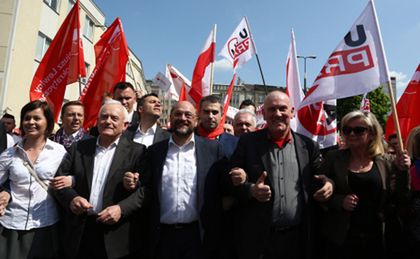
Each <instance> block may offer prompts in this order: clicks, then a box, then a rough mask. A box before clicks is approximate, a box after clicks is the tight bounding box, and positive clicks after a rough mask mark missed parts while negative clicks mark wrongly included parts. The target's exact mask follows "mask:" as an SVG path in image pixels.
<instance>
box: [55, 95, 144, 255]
mask: <svg viewBox="0 0 420 259" xmlns="http://www.w3.org/2000/svg"><path fill="white" fill-rule="evenodd" d="M127 125H128V120H127V110H126V109H125V108H124V106H122V105H121V104H120V103H119V102H117V101H114V100H111V101H108V102H106V103H105V104H104V105H103V106H102V108H101V110H100V111H99V115H98V130H99V136H98V137H95V138H90V139H86V140H81V141H79V142H76V143H75V144H73V146H72V147H71V148H70V149H69V155H68V156H67V157H66V158H65V159H64V161H63V163H62V165H61V166H60V168H59V170H58V172H57V175H58V176H61V175H64V176H67V175H71V176H73V179H74V182H73V185H72V187H68V188H64V189H61V190H58V191H56V197H57V199H58V201H59V202H60V204H61V205H62V206H63V208H64V209H65V211H66V213H65V214H64V219H63V220H64V224H63V225H64V228H65V229H64V233H63V234H62V236H63V237H64V238H65V241H64V247H63V249H64V252H65V255H66V257H67V258H130V257H132V256H134V255H135V253H136V251H137V249H145V248H144V247H142V244H141V243H140V242H139V238H140V235H141V233H139V232H138V231H137V229H134V227H135V226H138V225H137V222H136V220H137V218H136V217H135V216H136V214H135V212H137V211H138V210H139V209H140V208H142V207H143V204H144V200H145V197H147V190H146V189H145V188H144V186H142V187H140V188H137V189H136V190H135V191H128V190H126V189H125V188H124V187H123V184H122V180H123V175H124V173H125V172H128V171H131V172H144V169H143V168H142V166H143V162H144V158H145V150H146V147H145V146H144V145H141V144H138V143H134V142H132V141H129V140H128V139H126V138H125V137H123V136H122V133H123V130H124V129H125V128H126V127H127ZM141 177H142V179H143V178H147V176H145V175H141Z"/></svg>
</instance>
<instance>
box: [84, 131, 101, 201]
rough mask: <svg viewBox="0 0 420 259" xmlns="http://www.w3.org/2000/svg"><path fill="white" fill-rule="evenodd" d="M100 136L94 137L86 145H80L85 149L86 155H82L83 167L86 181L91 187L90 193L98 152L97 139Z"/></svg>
mask: <svg viewBox="0 0 420 259" xmlns="http://www.w3.org/2000/svg"><path fill="white" fill-rule="evenodd" d="M97 139H98V138H92V139H90V141H89V142H87V143H86V145H85V146H83V147H80V148H82V149H84V152H83V153H84V155H83V156H82V160H83V161H82V162H83V167H84V168H85V172H86V173H85V176H86V181H87V183H88V187H89V190H88V191H89V193H90V190H91V188H92V178H93V165H94V162H95V153H96V141H97Z"/></svg>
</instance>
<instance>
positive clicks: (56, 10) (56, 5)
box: [44, 0, 60, 13]
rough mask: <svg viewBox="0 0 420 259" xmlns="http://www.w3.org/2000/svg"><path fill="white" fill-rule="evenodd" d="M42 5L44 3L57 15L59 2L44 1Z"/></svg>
mask: <svg viewBox="0 0 420 259" xmlns="http://www.w3.org/2000/svg"><path fill="white" fill-rule="evenodd" d="M44 3H46V4H47V5H48V6H49V7H50V8H51V9H53V10H54V11H55V12H56V13H58V7H59V5H60V1H59V0H44Z"/></svg>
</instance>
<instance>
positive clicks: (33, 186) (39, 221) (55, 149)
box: [0, 139, 67, 230]
mask: <svg viewBox="0 0 420 259" xmlns="http://www.w3.org/2000/svg"><path fill="white" fill-rule="evenodd" d="M66 153H67V152H66V149H65V148H64V147H63V146H62V145H60V144H58V143H55V142H53V141H51V140H49V139H47V142H46V143H45V146H44V148H43V149H42V151H41V153H40V154H39V156H38V158H37V159H36V161H35V164H34V165H33V166H34V170H35V172H36V174H37V175H38V177H39V179H40V180H42V181H43V182H45V183H46V184H49V183H50V181H51V180H52V179H53V177H54V175H55V173H56V171H57V168H58V167H59V165H60V163H61V161H62V160H63V157H64V155H65V154H66ZM23 160H24V161H27V162H29V161H30V160H29V158H28V156H27V154H26V152H25V150H24V149H23V142H22V141H21V142H19V143H18V145H17V146H16V147H11V148H9V149H7V150H5V151H4V152H3V153H2V154H1V156H0V185H1V184H3V183H4V182H5V181H7V179H9V180H10V194H11V200H10V202H9V205H8V206H7V207H6V214H5V215H4V216H2V217H0V224H1V225H2V226H3V227H5V228H8V229H15V230H30V229H33V228H42V227H46V226H50V225H53V224H54V223H56V222H57V221H58V219H59V214H58V210H57V206H56V203H55V201H54V198H53V197H52V196H51V195H50V194H48V193H47V192H46V191H45V190H44V189H43V188H42V187H41V186H40V185H39V183H38V182H36V180H35V179H34V178H33V177H32V175H31V173H30V172H29V170H28V169H27V168H26V166H25V165H24V164H23Z"/></svg>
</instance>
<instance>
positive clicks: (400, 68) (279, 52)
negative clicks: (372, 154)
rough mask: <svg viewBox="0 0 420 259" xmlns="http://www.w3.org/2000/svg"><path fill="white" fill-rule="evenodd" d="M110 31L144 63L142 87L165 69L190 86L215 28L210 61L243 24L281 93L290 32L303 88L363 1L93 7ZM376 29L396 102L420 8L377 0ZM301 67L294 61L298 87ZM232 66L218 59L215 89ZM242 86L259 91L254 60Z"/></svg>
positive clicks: (408, 1)
mask: <svg viewBox="0 0 420 259" xmlns="http://www.w3.org/2000/svg"><path fill="white" fill-rule="evenodd" d="M93 1H94V2H95V3H96V4H97V6H98V7H99V8H100V9H101V10H102V12H103V13H104V14H105V17H106V25H110V24H111V23H112V21H113V20H114V19H115V18H116V17H120V18H121V21H122V24H123V28H124V31H125V35H126V38H127V42H128V45H129V47H130V48H131V50H132V51H133V52H134V53H135V54H136V56H137V57H138V58H140V60H141V61H142V64H143V69H144V73H145V77H146V79H153V78H154V77H155V75H156V74H157V73H158V72H162V73H164V72H165V65H166V64H171V65H173V66H174V67H176V68H177V69H178V70H179V71H180V72H181V73H183V74H184V75H185V76H186V77H187V78H189V79H191V76H192V73H193V70H194V66H195V63H196V60H197V57H198V56H199V54H200V52H201V50H202V48H203V46H204V43H205V41H206V39H207V37H208V35H209V33H210V31H211V29H212V27H213V25H214V24H217V37H216V53H219V52H220V50H221V48H222V47H223V46H224V44H225V43H226V40H227V39H228V37H229V36H230V35H231V34H232V32H233V31H234V29H235V28H236V26H237V25H238V24H239V22H240V21H241V19H242V17H243V16H247V18H248V21H249V25H250V30H251V33H252V35H253V38H254V41H255V44H256V47H257V52H258V57H259V60H260V63H261V67H262V70H263V74H264V78H265V81H266V84H268V85H274V86H284V85H285V81H286V79H285V75H286V72H285V70H286V65H285V63H286V58H287V53H288V50H289V44H290V30H291V29H292V28H293V30H294V33H295V38H296V49H297V55H302V56H308V55H314V56H316V57H317V58H316V59H308V60H307V66H306V67H307V78H308V80H307V86H308V87H310V86H311V84H312V83H313V81H314V79H315V77H316V76H317V75H318V73H319V72H320V70H321V68H322V67H323V65H324V64H325V62H326V61H327V58H328V56H329V55H330V54H331V53H332V51H333V50H334V49H335V48H336V46H337V45H338V43H339V42H340V41H341V40H342V39H343V37H344V35H345V34H346V33H347V32H348V30H349V29H350V27H351V26H352V24H353V23H354V21H355V20H356V19H357V17H358V16H359V15H360V14H361V12H362V11H363V9H364V8H365V6H366V5H367V3H368V0H352V1H348V0H347V1H344V0H259V1H252V0H211V1H200V0H178V1H168V0H119V1H114V0H93ZM375 6H376V11H377V16H378V20H379V25H380V28H381V32H382V38H383V44H384V48H385V53H386V57H387V61H388V67H389V71H390V75H391V76H396V77H397V96H400V95H401V94H402V92H403V91H404V89H405V87H406V86H407V83H408V82H409V80H410V78H411V77H412V75H413V73H414V71H415V69H416V67H417V65H418V64H419V57H420V17H419V16H418V10H420V1H419V0H376V1H375ZM303 67H304V65H303V60H302V59H301V60H299V68H300V76H301V84H302V86H303V74H304V73H303V69H304V68H303ZM232 73H233V72H232V69H231V66H230V65H229V64H228V63H226V62H225V61H224V60H222V57H220V56H216V66H215V75H214V81H215V83H222V84H229V82H230V80H231V78H232ZM237 73H238V76H239V77H240V78H241V81H243V82H244V83H248V84H262V79H261V74H260V72H259V69H258V64H257V61H256V58H255V57H254V58H252V59H251V60H250V61H249V62H248V63H246V64H245V65H243V66H242V67H241V68H240V69H238V71H237Z"/></svg>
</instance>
